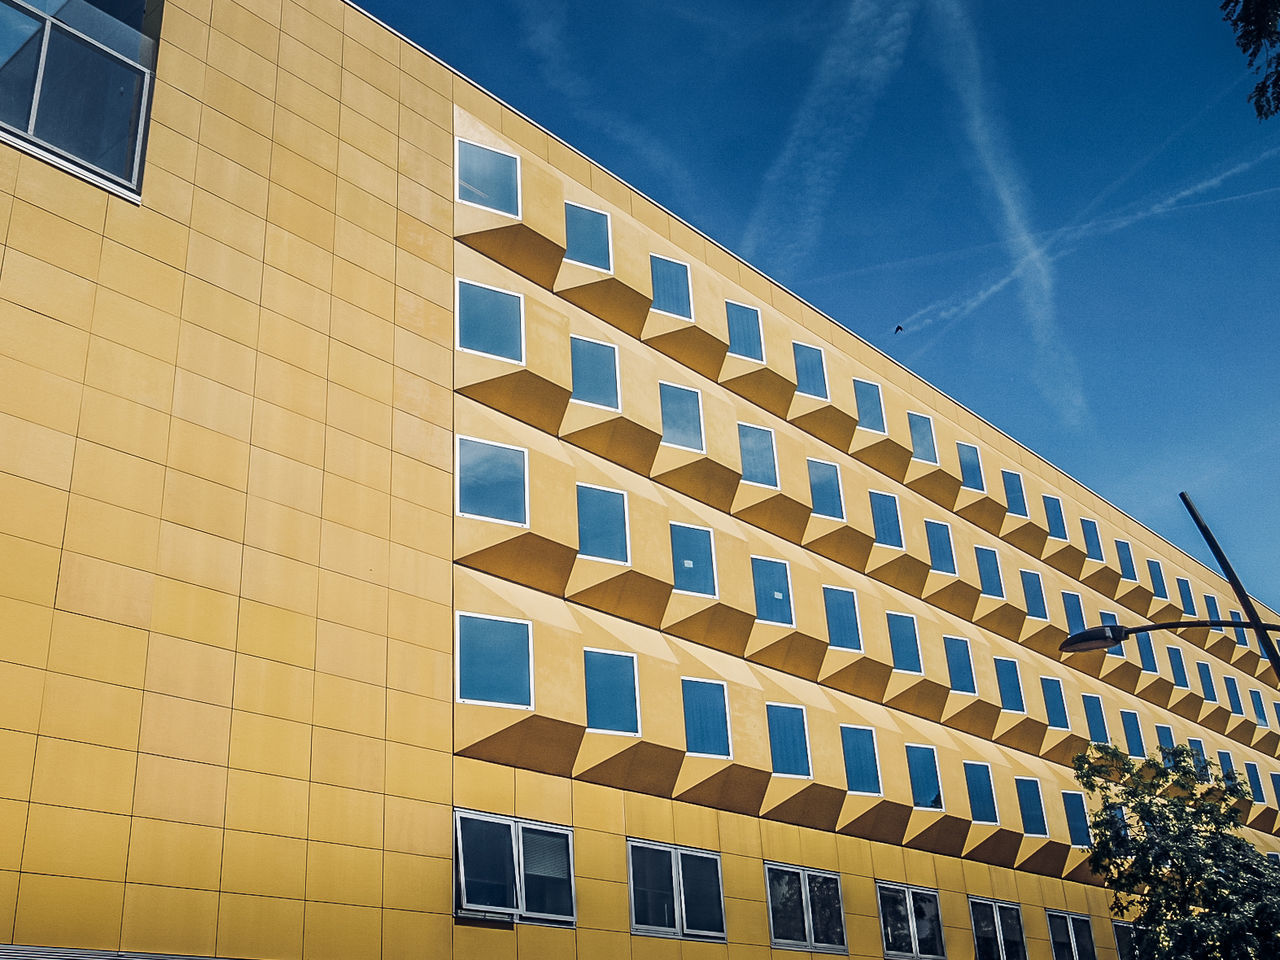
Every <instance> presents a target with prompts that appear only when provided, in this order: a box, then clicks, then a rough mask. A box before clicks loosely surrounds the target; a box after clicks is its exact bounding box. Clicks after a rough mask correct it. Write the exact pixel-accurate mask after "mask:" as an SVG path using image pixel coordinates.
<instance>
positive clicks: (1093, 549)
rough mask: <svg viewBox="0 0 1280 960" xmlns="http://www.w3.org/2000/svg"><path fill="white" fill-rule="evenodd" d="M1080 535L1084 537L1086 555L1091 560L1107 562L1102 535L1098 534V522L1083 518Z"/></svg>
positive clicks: (1081, 519)
mask: <svg viewBox="0 0 1280 960" xmlns="http://www.w3.org/2000/svg"><path fill="white" fill-rule="evenodd" d="M1080 533H1081V534H1082V535H1083V536H1084V555H1085V556H1086V557H1088V558H1089V559H1090V560H1105V559H1106V557H1105V556H1104V555H1103V553H1102V535H1101V534H1100V533H1099V532H1098V521H1097V520H1090V519H1089V518H1088V517H1081V518H1080Z"/></svg>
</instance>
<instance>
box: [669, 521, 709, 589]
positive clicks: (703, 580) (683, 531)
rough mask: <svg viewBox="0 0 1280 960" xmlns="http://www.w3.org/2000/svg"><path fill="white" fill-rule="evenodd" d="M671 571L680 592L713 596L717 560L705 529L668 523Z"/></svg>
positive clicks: (707, 531)
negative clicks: (669, 527) (669, 524)
mask: <svg viewBox="0 0 1280 960" xmlns="http://www.w3.org/2000/svg"><path fill="white" fill-rule="evenodd" d="M671 570H672V574H673V575H674V577H675V588H676V590H677V591H679V592H680V593H696V594H698V595H699V596H703V597H714V596H715V595H716V558H715V549H714V547H713V541H712V537H711V531H710V530H708V529H707V528H706V527H691V526H689V525H688V524H684V523H673V524H671Z"/></svg>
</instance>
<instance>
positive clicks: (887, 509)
mask: <svg viewBox="0 0 1280 960" xmlns="http://www.w3.org/2000/svg"><path fill="white" fill-rule="evenodd" d="M869 496H870V497H871V524H872V526H873V527H874V528H875V534H876V543H883V544H884V545H885V546H888V547H901V546H902V522H901V521H900V520H899V519H898V501H897V500H896V499H894V498H893V497H892V496H890V495H889V494H887V493H876V492H875V491H874V490H872V491H871V492H870V494H869Z"/></svg>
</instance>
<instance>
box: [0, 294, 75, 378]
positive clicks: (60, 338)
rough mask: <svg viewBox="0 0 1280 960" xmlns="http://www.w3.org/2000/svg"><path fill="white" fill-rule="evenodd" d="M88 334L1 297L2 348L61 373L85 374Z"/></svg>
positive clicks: (58, 374) (0, 348) (61, 375)
mask: <svg viewBox="0 0 1280 960" xmlns="http://www.w3.org/2000/svg"><path fill="white" fill-rule="evenodd" d="M88 350H89V337H88V334H87V333H86V332H85V331H84V330H82V329H80V328H78V327H75V326H73V325H71V324H69V323H63V322H62V321H60V320H56V319H54V318H52V317H46V316H44V315H42V314H39V313H36V312H34V311H32V310H28V309H26V308H25V307H22V306H19V305H18V304H16V303H12V302H10V301H8V300H0V351H2V352H3V353H4V354H5V355H6V356H8V357H11V358H12V359H14V360H20V361H22V362H23V363H26V364H30V365H31V366H33V367H36V368H38V369H40V370H45V371H47V372H49V373H52V374H55V375H57V376H59V377H65V378H67V379H80V378H81V377H83V376H84V363H85V357H86V356H87V355H88Z"/></svg>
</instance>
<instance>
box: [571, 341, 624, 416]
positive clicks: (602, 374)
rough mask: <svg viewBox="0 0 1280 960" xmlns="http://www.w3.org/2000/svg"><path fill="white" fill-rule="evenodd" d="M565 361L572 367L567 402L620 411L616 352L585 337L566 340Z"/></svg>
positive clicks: (606, 344)
mask: <svg viewBox="0 0 1280 960" xmlns="http://www.w3.org/2000/svg"><path fill="white" fill-rule="evenodd" d="M569 357H570V360H571V362H572V365H573V393H571V394H570V395H569V397H570V399H571V400H576V401H578V402H579V403H589V404H592V405H593V406H597V407H604V408H605V409H606V410H620V409H621V405H620V403H619V399H620V398H619V395H618V348H617V347H615V346H614V345H613V344H611V343H603V342H601V341H599V340H588V339H587V338H586V337H570V338H569Z"/></svg>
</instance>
